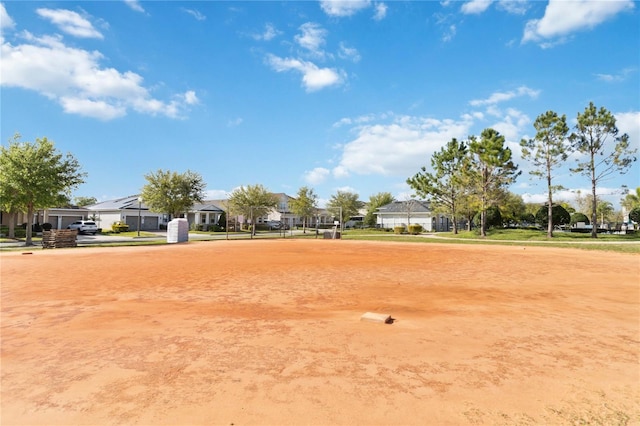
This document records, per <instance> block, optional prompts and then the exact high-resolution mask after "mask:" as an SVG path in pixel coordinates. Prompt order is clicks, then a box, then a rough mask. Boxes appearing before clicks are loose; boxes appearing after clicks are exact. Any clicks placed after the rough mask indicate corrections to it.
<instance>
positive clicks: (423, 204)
mask: <svg viewBox="0 0 640 426" xmlns="http://www.w3.org/2000/svg"><path fill="white" fill-rule="evenodd" d="M375 215H376V224H377V226H378V227H380V228H395V227H396V226H404V227H407V226H408V225H422V228H423V229H424V230H425V231H426V232H432V231H435V230H436V217H434V215H433V213H432V212H431V206H430V204H429V202H428V201H420V200H408V201H394V202H393V203H389V204H386V205H384V206H382V207H379V208H378V209H377V211H376V212H375Z"/></svg>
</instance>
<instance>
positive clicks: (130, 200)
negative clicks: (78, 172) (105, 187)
mask: <svg viewBox="0 0 640 426" xmlns="http://www.w3.org/2000/svg"><path fill="white" fill-rule="evenodd" d="M86 208H87V209H89V210H125V209H136V210H137V209H138V195H129V196H128V197H124V198H118V199H116V200H109V201H102V202H100V203H96V204H91V205H89V206H86ZM140 209H141V210H147V209H148V208H147V206H146V205H145V204H144V203H142V204H141V205H140Z"/></svg>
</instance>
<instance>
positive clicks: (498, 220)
mask: <svg viewBox="0 0 640 426" xmlns="http://www.w3.org/2000/svg"><path fill="white" fill-rule="evenodd" d="M481 220H482V212H478V213H477V214H476V216H475V217H474V218H473V222H474V223H475V224H476V225H480V221H481ZM485 222H486V226H487V228H501V227H502V226H503V224H504V222H503V219H502V213H501V212H500V207H498V206H496V205H493V206H489V207H488V208H487V209H486V211H485Z"/></svg>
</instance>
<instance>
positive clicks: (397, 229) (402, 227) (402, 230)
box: [393, 226, 405, 234]
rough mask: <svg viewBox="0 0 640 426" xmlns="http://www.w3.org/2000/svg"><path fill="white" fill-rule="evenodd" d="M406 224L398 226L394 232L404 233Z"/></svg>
mask: <svg viewBox="0 0 640 426" xmlns="http://www.w3.org/2000/svg"><path fill="white" fill-rule="evenodd" d="M404 229H405V228H404V226H396V227H394V228H393V233H394V234H404Z"/></svg>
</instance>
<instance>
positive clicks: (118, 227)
mask: <svg viewBox="0 0 640 426" xmlns="http://www.w3.org/2000/svg"><path fill="white" fill-rule="evenodd" d="M111 230H112V231H113V232H116V233H119V232H127V231H128V230H129V225H127V224H126V223H122V222H115V223H114V224H113V225H111Z"/></svg>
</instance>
